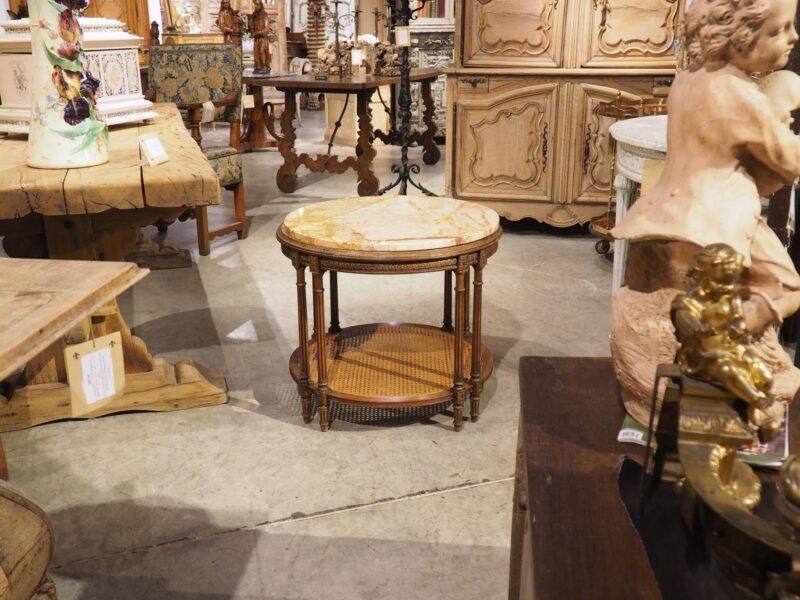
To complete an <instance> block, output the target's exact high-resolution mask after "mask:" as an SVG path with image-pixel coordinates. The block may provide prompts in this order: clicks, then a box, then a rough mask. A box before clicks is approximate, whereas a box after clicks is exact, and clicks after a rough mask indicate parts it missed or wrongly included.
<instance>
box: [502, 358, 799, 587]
mask: <svg viewBox="0 0 800 600" xmlns="http://www.w3.org/2000/svg"><path fill="white" fill-rule="evenodd" d="M519 378H520V421H519V438H518V447H517V470H516V481H515V486H514V508H513V522H512V532H511V569H510V581H509V584H510V585H509V599H510V600H517V599H526V600H528V599H532V598H597V599H605V598H609V599H616V598H626V599H642V600H645V599H646V600H655V599H660V598H662V597H663V598H665V599H669V600H672V599H673V598H681V600H684V599H685V598H687V595H686V594H685V590H684V591H683V592H681V593H680V594H678V595H675V594H674V593H672V590H671V589H669V588H670V587H674V588H680V587H681V585H683V584H684V583H685V581H689V580H690V575H688V574H687V573H689V572H691V573H693V575H692V576H693V577H694V579H692V580H691V581H693V586H694V587H693V588H692V592H698V596H697V597H702V598H704V599H709V600H710V599H712V598H713V599H716V598H720V597H722V598H726V599H730V598H738V597H739V596H738V595H730V594H723V595H721V596H720V595H719V594H718V591H717V590H718V589H719V588H720V587H724V586H725V584H727V581H723V582H722V583H721V584H719V585H717V586H716V587H714V586H712V585H711V584H713V583H715V582H708V584H707V585H708V587H707V589H708V590H715V591H714V592H709V593H707V594H704V592H703V590H699V589H697V587H701V586H703V585H706V582H704V581H703V578H702V577H698V575H697V572H698V571H699V570H700V569H701V568H703V567H701V566H697V565H695V566H693V567H685V566H681V565H684V564H685V563H684V561H685V558H686V557H685V556H683V555H681V553H680V550H679V549H676V550H675V552H674V556H671V557H669V558H671V559H673V562H679V563H680V565H678V566H674V565H673V566H664V565H656V567H657V568H656V569H654V566H653V565H651V563H650V561H649V559H648V553H647V551H646V549H645V545H644V544H643V542H642V540H641V538H640V536H639V534H638V533H637V530H636V528H635V527H634V525H633V523H632V522H631V519H630V517H629V516H628V513H627V511H626V509H625V507H624V506H623V503H622V500H621V499H620V492H619V484H618V478H619V471H620V467H621V464H622V461H623V459H624V457H625V456H629V457H631V458H634V459H635V460H637V461H638V462H639V463H641V459H642V456H643V454H644V452H643V450H644V449H643V448H641V447H639V446H636V445H634V444H623V443H620V442H617V433H618V431H619V428H620V426H621V425H622V420H623V418H624V416H625V411H624V408H623V406H622V403H621V400H620V399H619V392H618V384H617V381H616V378H615V377H614V370H613V367H612V365H611V359H610V358H546V357H533V356H525V357H523V358H522V359H521V360H520V367H519ZM789 440H790V441H789V446H790V449H791V448H796V447H797V446H796V444H798V443H800V419H791V421H790V424H789ZM762 477H766V478H770V477H772V478H774V475H773V476H770V475H768V474H767V475H763V474H762ZM636 487H637V489H638V485H637V486H636ZM667 516H669V517H670V518H672V519H674V523H672V522H670V523H669V524H668V525H667V526H666V528H667V529H669V530H670V531H674V530H675V529H677V530H681V528H682V525H683V524H682V522H681V520H680V516H679V514H678V510H677V507H676V509H675V511H674V514H670V515H667ZM656 518H659V517H658V516H657V517H656ZM679 532H680V531H679ZM670 535H671V534H670ZM667 537H669V535H667V533H663V532H662V535H661V536H660V537H658V539H659V542H660V543H662V544H666V538H667ZM672 547H673V546H670V548H672ZM683 550H684V551H685V548H683ZM669 558H668V559H667V560H669ZM668 569H672V571H674V572H675V573H676V574H677V575H676V577H673V578H672V579H674V580H675V581H674V583H670V581H669V580H670V578H669V577H664V575H663V573H664V572H667V570H668ZM681 569H682V570H681ZM655 571H657V572H658V573H659V574H660V575H657V574H656V572H655ZM707 571H708V573H709V577H708V578H709V579H711V578H714V577H716V576H717V573H716V571H715V569H714V568H709V569H707ZM704 573H705V571H704ZM658 577H661V579H659V578H658ZM721 579H724V578H721ZM659 581H661V582H662V584H663V585H662V587H660V586H659ZM692 597H694V596H692ZM748 597H749V596H748Z"/></svg>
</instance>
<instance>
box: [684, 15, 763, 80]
mask: <svg viewBox="0 0 800 600" xmlns="http://www.w3.org/2000/svg"><path fill="white" fill-rule="evenodd" d="M768 14H769V0H694V2H693V3H692V5H691V6H690V7H689V9H688V10H687V11H686V18H685V19H684V22H683V38H684V44H685V46H686V51H687V53H688V54H689V58H690V59H691V61H692V62H693V63H694V65H695V66H698V67H701V66H703V65H709V66H710V65H712V64H715V63H721V62H726V61H727V60H728V58H729V57H730V52H731V50H736V51H738V52H746V51H748V50H750V49H751V48H752V47H753V46H754V45H755V43H756V40H757V39H758V38H757V36H756V32H757V31H758V30H759V28H760V27H761V25H762V24H763V23H764V21H765V20H766V18H767V15H768Z"/></svg>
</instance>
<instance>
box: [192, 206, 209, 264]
mask: <svg viewBox="0 0 800 600" xmlns="http://www.w3.org/2000/svg"><path fill="white" fill-rule="evenodd" d="M194 215H195V220H196V221H197V246H198V248H199V249H200V256H208V255H209V253H210V252H211V239H210V237H209V235H208V207H207V206H196V207H195V209H194Z"/></svg>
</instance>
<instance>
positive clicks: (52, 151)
mask: <svg viewBox="0 0 800 600" xmlns="http://www.w3.org/2000/svg"><path fill="white" fill-rule="evenodd" d="M87 6H88V0H57V1H56V0H29V2H28V8H29V11H30V19H31V50H32V53H33V73H32V77H31V79H32V81H31V84H32V85H31V124H30V133H29V134H28V165H29V166H31V167H36V168H39V169H65V168H75V167H90V166H93V165H99V164H102V163H104V162H107V161H108V126H107V125H106V122H105V121H103V120H102V119H100V117H99V116H98V113H97V104H96V102H95V93H96V92H97V89H98V87H99V86H100V82H99V81H98V80H97V79H95V78H94V77H92V74H91V73H90V72H89V71H88V68H87V62H86V59H85V57H84V54H83V30H82V29H81V26H80V25H79V24H78V18H77V14H76V13H77V11H79V10H83V9H85V8H86V7H87Z"/></svg>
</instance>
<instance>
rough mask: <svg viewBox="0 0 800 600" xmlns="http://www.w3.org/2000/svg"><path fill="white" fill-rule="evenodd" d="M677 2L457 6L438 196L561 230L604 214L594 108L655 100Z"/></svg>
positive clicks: (489, 1) (605, 184) (603, 132)
mask: <svg viewBox="0 0 800 600" xmlns="http://www.w3.org/2000/svg"><path fill="white" fill-rule="evenodd" d="M682 5H683V0H639V1H638V2H636V3H631V2H630V1H629V0H585V1H583V2H566V1H565V0H478V1H470V0H460V1H459V2H458V3H457V5H456V42H455V66H454V68H453V69H451V70H450V71H449V72H448V82H447V121H448V124H447V128H448V131H449V132H450V135H449V137H448V142H449V143H448V149H447V167H446V173H447V175H446V188H447V192H446V193H447V195H448V196H451V197H454V198H461V199H464V200H477V201H480V202H482V203H485V204H487V205H489V206H491V207H492V208H494V209H495V210H497V211H498V212H499V213H500V214H501V215H502V216H505V217H508V218H510V219H521V218H523V217H533V218H535V219H537V220H539V221H544V222H546V223H548V224H550V225H555V226H558V227H567V226H570V225H574V224H576V223H585V222H587V221H588V220H589V219H591V218H592V217H594V216H597V215H600V214H602V213H603V212H605V210H606V207H607V199H608V190H609V187H610V185H611V181H610V180H609V166H610V164H611V162H610V161H611V160H612V157H610V156H609V153H608V127H609V126H610V125H611V124H612V122H613V121H612V120H611V119H609V118H607V117H601V116H599V115H596V114H595V112H594V107H595V106H596V105H597V103H599V102H604V101H608V100H613V99H614V98H616V97H617V96H618V95H622V97H624V98H628V99H631V100H635V99H638V98H641V97H645V96H653V95H659V94H664V93H666V90H667V89H668V86H669V84H670V83H671V80H672V76H673V75H674V67H675V59H674V53H673V45H674V43H675V37H676V32H677V30H678V22H679V16H680V14H681V13H682V10H683V6H682Z"/></svg>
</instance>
